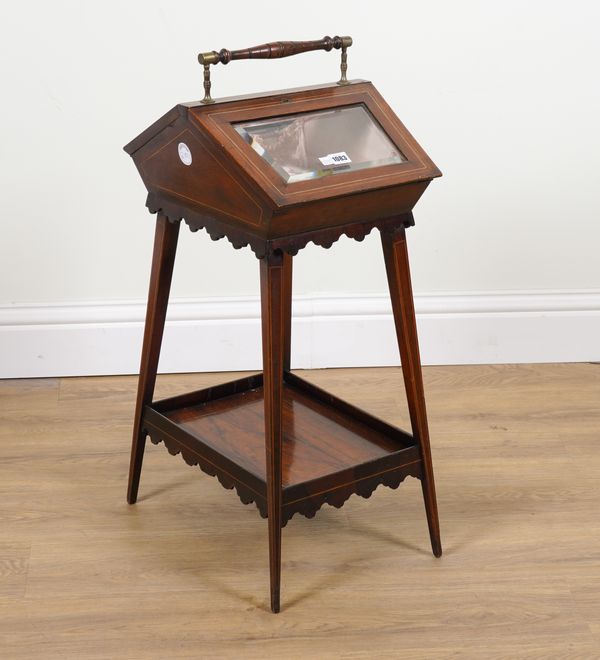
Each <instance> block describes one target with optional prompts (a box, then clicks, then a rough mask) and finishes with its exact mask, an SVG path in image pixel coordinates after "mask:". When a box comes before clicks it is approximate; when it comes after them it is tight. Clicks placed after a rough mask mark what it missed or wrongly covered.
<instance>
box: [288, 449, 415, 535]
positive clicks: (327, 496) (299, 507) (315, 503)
mask: <svg viewBox="0 0 600 660" xmlns="http://www.w3.org/2000/svg"><path fill="white" fill-rule="evenodd" d="M406 477H414V478H415V479H420V477H421V465H420V462H419V463H414V464H413V465H410V466H406V467H404V468H399V469H398V470H394V471H392V472H386V473H384V474H382V475H377V476H375V477H371V478H369V479H363V480H362V481H359V482H357V483H354V484H350V485H348V486H345V487H343V488H337V489H336V490H333V491H330V492H327V493H324V494H323V495H319V496H316V497H309V498H307V499H305V500H301V501H300V502H294V504H293V505H287V506H285V505H284V507H283V514H282V524H283V525H284V526H285V525H286V524H287V522H288V521H289V520H290V519H291V518H292V517H293V516H294V515H295V514H296V513H299V514H301V515H303V516H305V517H306V518H314V516H315V515H316V513H317V511H319V509H321V507H322V506H323V505H324V504H329V505H330V506H333V507H335V508H336V509H339V508H341V507H342V506H343V505H344V504H345V503H346V501H347V500H348V499H349V498H350V496H352V495H360V497H364V498H365V499H368V498H369V497H371V495H372V494H373V493H374V492H375V490H377V488H378V487H379V486H386V487H387V488H392V489H394V490H395V489H396V488H398V487H399V486H400V484H401V483H402V482H403V481H404V480H405V479H406Z"/></svg>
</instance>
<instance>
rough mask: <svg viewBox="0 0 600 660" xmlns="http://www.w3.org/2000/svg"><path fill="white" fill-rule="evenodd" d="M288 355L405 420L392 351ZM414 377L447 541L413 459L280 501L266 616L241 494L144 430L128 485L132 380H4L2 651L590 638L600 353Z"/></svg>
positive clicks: (444, 649)
mask: <svg viewBox="0 0 600 660" xmlns="http://www.w3.org/2000/svg"><path fill="white" fill-rule="evenodd" d="M302 375H303V376H304V377H305V378H307V379H309V380H311V381H312V382H314V383H315V384H317V385H319V386H321V387H324V388H326V389H329V390H331V391H332V392H333V393H335V394H337V395H338V396H341V397H343V398H345V399H347V400H348V401H350V402H351V403H355V404H357V405H360V406H362V407H364V408H366V409H367V410H368V411H369V412H371V413H373V414H375V415H377V416H379V417H382V418H385V419H387V420H388V421H390V422H392V423H395V424H398V425H401V426H403V427H405V428H408V427H409V422H408V414H407V411H406V404H405V397H404V394H403V384H402V374H401V371H400V369H397V368H377V369H375V368H374V369H332V370H319V371H311V372H302ZM236 376H237V374H182V375H169V376H160V377H159V380H158V385H157V397H156V398H163V397H167V396H172V395H175V394H177V393H180V392H185V391H188V390H191V389H198V388H201V387H205V386H208V385H211V384H214V383H217V382H222V381H224V380H228V379H230V378H233V377H236ZM424 376H425V389H426V396H427V405H428V412H429V421H430V430H431V439H432V449H433V459H434V468H435V475H436V482H437V490H438V504H439V510H440V521H441V529H442V542H443V545H444V556H443V557H442V558H441V559H435V558H434V557H433V556H432V554H431V550H430V546H429V538H428V534H427V524H426V520H425V513H424V508H423V501H422V496H421V489H420V485H419V483H418V482H417V481H416V480H415V479H412V478H409V479H407V480H406V481H405V482H404V483H403V484H401V486H400V487H399V488H398V489H397V490H391V489H386V488H384V487H380V488H378V489H377V491H376V492H375V493H374V494H373V495H372V497H371V498H370V499H368V500H364V499H362V498H360V497H357V496H353V497H351V498H350V499H349V500H348V502H346V504H345V505H344V507H343V508H341V509H339V510H337V509H334V508H332V507H329V506H325V507H323V509H321V510H320V511H319V512H318V513H317V515H316V517H315V518H314V519H312V520H308V519H306V518H302V517H299V516H295V517H294V518H293V519H292V520H291V521H290V522H289V524H288V525H287V527H285V529H284V530H283V571H282V611H281V613H280V614H278V615H273V614H271V613H270V611H269V605H268V596H269V586H268V577H269V576H268V556H267V525H266V521H264V520H263V519H261V518H260V516H259V514H258V512H257V510H256V509H255V507H254V505H250V506H244V505H242V504H241V503H240V501H239V500H238V498H237V496H236V495H235V493H234V492H233V491H227V490H224V489H223V488H222V487H221V486H220V485H219V483H218V482H217V480H216V479H214V478H211V477H209V476H207V475H206V474H204V473H203V472H201V471H200V470H199V469H198V468H190V467H188V466H187V465H186V464H185V463H184V462H183V461H182V460H181V458H180V457H172V456H170V455H169V454H168V453H167V452H166V451H165V449H164V447H163V446H162V445H159V446H154V445H152V444H151V443H148V446H147V450H146V456H145V460H144V468H143V471H142V479H141V486H140V497H139V500H138V503H137V504H136V505H134V506H128V505H127V504H126V502H125V491H126V481H127V470H128V461H129V443H130V433H131V424H132V416H133V406H134V399H135V388H136V378H134V377H102V378H64V379H40V380H12V381H11V380H7V381H0V525H1V527H0V530H1V534H0V657H1V658H2V659H3V660H21V659H33V658H35V659H37V658H40V659H43V660H51V659H54V658H63V659H64V658H76V659H78V660H86V659H92V658H93V659H100V658H102V659H106V658H109V659H125V658H127V659H143V660H145V659H146V658H147V659H149V660H152V659H160V660H172V659H177V658H244V659H245V658H310V659H313V658H415V659H416V658H427V659H429V658H434V659H437V658H486V659H487V658H490V659H494V658H540V659H541V658H543V659H547V658H585V659H588V658H600V365H597V364H547V365H496V366H460V367H428V368H425V370H424Z"/></svg>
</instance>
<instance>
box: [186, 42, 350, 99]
mask: <svg viewBox="0 0 600 660" xmlns="http://www.w3.org/2000/svg"><path fill="white" fill-rule="evenodd" d="M350 46H352V37H333V38H332V37H323V38H322V39H319V40H317V41H273V42H271V43H268V44H261V45H260V46H253V47H252V48H242V49H241V50H227V49H226V48H223V49H221V50H220V51H219V52H218V53H217V51H216V50H211V51H209V52H207V53H200V54H199V55H198V62H200V64H202V65H203V66H204V98H203V99H202V103H214V101H213V99H212V98H211V96H210V65H211V64H218V63H219V62H221V63H222V64H227V63H229V62H231V60H253V59H272V58H279V57H290V56H291V55H298V54H300V53H308V52H309V51H311V50H326V51H330V50H332V49H333V48H335V49H340V48H341V49H342V61H341V64H340V70H341V77H340V79H339V80H338V85H347V84H348V80H347V78H346V72H347V70H348V55H347V53H346V49H347V48H349V47H350Z"/></svg>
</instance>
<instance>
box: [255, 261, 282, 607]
mask: <svg viewBox="0 0 600 660" xmlns="http://www.w3.org/2000/svg"><path fill="white" fill-rule="evenodd" d="M285 288H286V287H285V284H284V266H283V258H282V256H281V255H277V254H276V255H273V256H271V255H269V256H266V257H264V258H263V259H261V260H260V295H261V315H262V345H263V374H264V375H263V378H264V397H265V445H266V456H267V510H268V523H269V568H270V576H271V610H272V611H273V612H279V591H280V582H281V499H282V492H281V488H282V485H281V446H282V441H283V436H282V400H283V363H284V352H285V350H284V331H285V320H284V315H285Z"/></svg>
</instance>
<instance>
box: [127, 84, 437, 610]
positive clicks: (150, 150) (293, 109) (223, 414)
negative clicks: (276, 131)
mask: <svg viewBox="0 0 600 660" xmlns="http://www.w3.org/2000/svg"><path fill="white" fill-rule="evenodd" d="M353 104H364V105H365V106H366V107H367V109H368V110H369V111H370V112H371V114H372V115H373V117H374V118H375V120H376V121H377V122H379V124H380V126H381V127H382V128H383V130H384V131H385V133H386V134H387V135H388V136H389V138H390V139H391V140H392V142H393V143H394V144H395V145H396V147H397V149H398V150H400V151H401V152H402V154H403V155H404V156H405V161H403V162H401V163H396V164H391V165H388V166H385V167H373V168H371V169H366V170H358V171H354V172H345V173H339V174H336V175H335V176H333V177H332V176H329V177H322V178H320V179H315V180H309V181H300V182H297V183H291V184H285V183H284V182H283V180H282V179H280V178H279V177H278V175H277V174H276V173H275V171H274V170H272V169H271V168H270V166H269V165H268V164H267V163H266V162H265V161H264V160H263V159H261V158H260V157H259V156H258V155H257V154H256V153H255V152H254V151H253V150H252V149H251V148H250V147H249V146H248V145H247V144H246V143H245V142H244V141H243V140H242V138H241V137H240V136H239V135H238V134H237V132H236V131H235V130H234V129H233V127H232V123H234V122H236V121H244V120H248V119H257V118H267V117H279V116H282V115H287V114H295V113H298V112H309V111H313V110H319V109H325V108H337V107H343V106H344V105H353ZM180 142H185V145H187V147H188V150H189V153H191V154H192V156H191V160H190V159H189V158H188V159H187V160H188V161H189V162H184V161H183V160H181V159H180V157H179V155H178V145H179V143H180ZM126 150H127V151H128V153H130V154H131V155H132V157H133V159H134V161H135V164H136V166H137V167H138V170H139V172H140V174H141V176H142V179H143V180H144V183H145V185H146V187H147V189H148V197H147V206H148V208H149V209H150V211H151V212H153V213H158V216H157V221H156V234H155V244H154V256H153V261H152V274H151V279H150V289H149V295H148V311H147V317H146V327H145V333H144V344H143V349H142V360H141V369H140V381H139V388H138V398H137V404H136V411H135V418H134V432H133V441H132V453H131V466H130V474H129V485H128V493H127V497H128V501H129V502H130V503H133V502H135V501H136V498H137V492H138V487H139V480H140V472H141V467H142V458H143V451H144V443H145V440H146V437H147V436H150V438H151V440H152V441H153V442H154V443H159V442H163V443H164V444H165V446H166V447H167V449H168V450H169V452H170V453H172V454H181V456H182V457H183V459H184V460H185V461H186V462H187V463H188V464H190V465H198V466H199V467H200V468H201V469H202V470H203V471H204V472H206V473H208V474H211V475H213V476H216V477H217V478H218V479H219V481H220V483H221V484H222V485H223V486H225V487H226V488H228V489H235V490H236V491H237V494H238V496H239V497H240V499H241V500H242V502H244V503H246V504H249V503H251V502H254V503H255V504H256V506H257V507H258V509H259V511H260V513H261V515H262V516H263V517H266V518H268V539H269V568H270V602H271V610H272V611H273V612H278V611H279V610H280V582H281V536H282V527H283V526H284V525H285V523H286V522H287V521H288V520H289V519H290V518H291V517H292V516H293V515H294V514H296V513H300V514H302V515H305V516H307V517H312V516H314V515H315V513H316V512H317V511H318V509H319V508H320V507H321V506H323V504H326V503H327V504H331V505H333V506H336V507H340V506H342V505H343V503H344V502H345V501H346V500H347V499H348V498H349V497H350V496H351V495H353V494H357V495H360V496H362V497H369V496H370V495H371V494H372V492H373V491H374V490H375V489H376V488H377V487H378V486H379V485H381V484H383V485H385V486H389V487H391V488H396V487H398V485H399V484H400V483H401V482H402V481H403V480H404V479H405V478H406V477H407V476H412V477H416V478H418V479H420V480H421V484H422V490H423V497H424V501H425V510H426V514H427V522H428V526H429V532H430V537H431V544H432V548H433V552H434V554H435V555H436V556H440V555H441V552H442V548H441V543H440V530H439V521H438V513H437V505H436V496H435V485H434V477H433V468H432V462H431V451H430V445H429V431H428V427H427V415H426V410H425V399H424V393H423V383H422V375H421V366H420V357H419V347H418V339H417V328H416V320H415V310H414V304H413V299H412V287H411V282H410V270H409V263H408V253H407V249H406V238H405V229H406V228H407V227H410V226H412V225H413V224H414V220H413V215H412V209H413V207H414V205H415V204H416V202H417V201H418V199H419V198H420V196H421V195H422V193H423V191H424V190H425V189H426V187H427V186H428V184H429V183H430V181H431V180H432V179H433V178H434V177H436V176H439V175H440V172H439V170H438V169H437V168H436V167H435V165H434V164H433V163H432V162H431V160H430V159H429V157H428V156H427V154H425V152H424V151H423V149H422V148H421V147H420V146H419V145H418V144H417V142H416V141H415V140H414V138H413V137H412V136H411V135H410V133H409V132H408V131H407V130H406V128H405V127H404V126H403V124H402V123H401V122H400V121H399V120H398V118H397V117H396V116H395V115H394V113H393V112H392V111H391V109H390V108H389V106H388V105H387V104H386V103H385V101H384V100H383V99H382V98H381V96H380V95H379V93H378V92H377V90H375V88H374V87H373V85H371V83H368V82H364V81H354V82H352V83H351V84H349V85H344V86H336V85H327V86H320V87H313V88H304V89H298V90H288V91H285V92H274V93H272V94H268V95H263V96H261V95H257V96H254V97H246V98H236V99H228V100H225V101H222V102H220V103H219V102H217V103H215V104H212V105H201V104H182V105H179V106H177V107H176V108H174V109H173V110H171V111H170V112H169V113H167V114H166V115H164V116H163V117H162V118H161V119H160V120H159V121H157V122H155V123H154V124H153V125H152V126H151V127H150V128H148V129H147V130H146V131H144V132H143V133H142V134H141V135H140V136H139V137H138V138H136V139H135V140H133V141H132V142H131V143H130V144H129V145H127V147H126ZM181 220H184V221H185V222H186V224H188V226H189V227H190V229H191V230H192V231H197V230H198V229H201V228H205V229H206V230H207V232H208V233H209V234H210V236H211V238H213V239H215V240H216V239H220V238H224V237H226V238H228V239H229V241H230V242H231V243H232V244H233V245H234V247H236V248H240V247H243V246H246V245H249V246H250V247H251V249H252V250H253V251H254V253H255V254H256V256H257V257H258V258H259V271H260V289H261V322H262V355H263V372H262V373H261V374H255V375H251V376H247V377H246V378H242V379H240V380H237V381H234V382H231V383H225V384H223V385H219V386H217V387H212V388H210V389H207V390H201V391H198V392H191V393H187V394H183V395H181V396H178V397H173V398H170V399H166V400H163V401H158V402H153V400H152V399H153V392H154V384H155V380H156V370H157V366H158V358H159V354H160V347H161V341H162V334H163V328H164V323H165V315H166V309H167V301H168V295H169V288H170V283H171V276H172V271H173V263H174V258H175V251H176V245H177V235H178V231H179V226H180V224H181ZM374 228H377V229H379V230H380V232H381V238H382V247H383V254H384V260H385V266H386V272H387V277H388V283H389V288H390V296H391V299H392V309H393V314H394V322H395V327H396V334H397V339H398V346H399V350H400V354H401V359H402V369H403V374H404V382H405V387H406V392H407V398H408V406H409V410H410V419H411V426H412V434H409V433H407V432H405V431H403V430H401V429H399V428H396V427H394V426H393V425H390V424H388V423H387V422H385V421H383V420H381V419H377V418H376V417H374V416H372V415H370V414H368V413H367V412H365V411H363V410H361V409H359V408H357V407H356V406H353V405H351V404H349V403H347V402H345V401H342V400H340V399H339V398H337V397H335V396H333V395H331V394H330V393H328V392H325V391H323V390H321V389H319V388H318V387H315V386H313V385H311V384H309V383H308V382H306V381H304V380H303V379H302V378H299V377H298V376H297V375H295V374H293V373H291V371H290V367H291V332H292V324H291V319H292V279H293V277H292V276H293V255H295V254H296V253H297V252H298V251H299V250H300V249H302V248H303V247H305V246H306V245H307V243H309V242H314V243H315V244H317V245H321V246H323V247H326V248H328V247H330V246H331V245H332V243H333V242H335V241H336V240H337V239H338V238H340V236H342V235H343V234H345V235H347V236H349V237H351V238H353V239H356V240H362V239H363V238H364V237H365V236H366V235H367V234H368V233H369V232H370V231H372V230H373V229H374ZM206 350H210V347H206Z"/></svg>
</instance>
